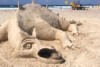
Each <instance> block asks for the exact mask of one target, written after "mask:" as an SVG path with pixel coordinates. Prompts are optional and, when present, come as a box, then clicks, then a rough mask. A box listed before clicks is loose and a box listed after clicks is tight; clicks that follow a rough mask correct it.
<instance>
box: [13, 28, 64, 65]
mask: <svg viewBox="0 0 100 67" xmlns="http://www.w3.org/2000/svg"><path fill="white" fill-rule="evenodd" d="M33 33H34V36H33V37H30V38H26V39H24V40H23V41H22V43H21V44H20V45H19V47H18V48H16V49H15V51H14V53H15V56H16V57H22V58H37V59H38V60H39V61H42V62H44V63H52V64H57V63H63V62H65V60H64V59H63V58H62V55H61V54H60V53H59V52H58V51H57V50H56V49H55V48H54V47H52V46H47V45H42V44H41V43H40V41H39V40H38V39H37V38H36V31H35V29H34V31H33Z"/></svg>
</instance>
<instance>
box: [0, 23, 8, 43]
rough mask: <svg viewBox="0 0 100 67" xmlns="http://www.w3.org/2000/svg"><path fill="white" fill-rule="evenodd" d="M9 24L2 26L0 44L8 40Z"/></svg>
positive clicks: (0, 28) (0, 27)
mask: <svg viewBox="0 0 100 67" xmlns="http://www.w3.org/2000/svg"><path fill="white" fill-rule="evenodd" d="M8 24H9V22H5V23H4V24H2V25H1V26H0V42H2V41H5V40H7V38H8V36H7V33H8V32H7V28H8Z"/></svg>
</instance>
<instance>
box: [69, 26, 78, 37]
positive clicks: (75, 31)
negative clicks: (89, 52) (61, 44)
mask: <svg viewBox="0 0 100 67" xmlns="http://www.w3.org/2000/svg"><path fill="white" fill-rule="evenodd" d="M68 31H70V32H72V34H73V35H78V34H79V32H78V27H77V24H70V25H69V27H68Z"/></svg>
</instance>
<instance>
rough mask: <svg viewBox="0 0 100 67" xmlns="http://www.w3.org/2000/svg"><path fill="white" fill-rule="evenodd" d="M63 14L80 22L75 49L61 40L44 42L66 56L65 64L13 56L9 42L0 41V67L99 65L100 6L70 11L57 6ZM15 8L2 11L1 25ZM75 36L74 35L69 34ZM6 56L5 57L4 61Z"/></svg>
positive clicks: (92, 66)
mask: <svg viewBox="0 0 100 67" xmlns="http://www.w3.org/2000/svg"><path fill="white" fill-rule="evenodd" d="M52 11H53V12H54V13H59V14H60V17H64V18H66V19H67V20H75V21H77V22H81V23H82V25H81V26H79V31H80V35H79V36H74V37H73V39H74V38H75V41H73V44H74V45H75V46H76V48H73V49H69V48H66V49H62V48H60V45H59V42H42V43H49V44H52V45H54V47H56V49H57V50H58V51H59V52H61V53H62V56H63V57H64V58H65V59H66V62H65V63H63V64H45V63H42V62H39V61H38V60H37V59H34V58H14V57H13V56H12V55H11V54H12V52H13V51H14V49H12V48H11V47H10V46H9V42H8V41H6V42H2V43H1V44H0V67H100V30H99V29H100V9H99V8H98V9H97V8H95V9H93V8H92V9H88V10H78V11H77V10H71V9H61V10H59V9H56V10H52ZM14 13H15V11H0V24H2V23H3V22H4V21H5V20H7V19H9V18H11V17H12V15H13V14H14ZM69 35H70V36H71V38H72V35H71V34H69ZM5 59H6V60H5Z"/></svg>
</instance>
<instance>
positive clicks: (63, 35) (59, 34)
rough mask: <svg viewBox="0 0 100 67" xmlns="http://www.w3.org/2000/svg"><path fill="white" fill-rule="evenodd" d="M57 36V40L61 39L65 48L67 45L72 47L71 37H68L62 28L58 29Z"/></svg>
mask: <svg viewBox="0 0 100 67" xmlns="http://www.w3.org/2000/svg"><path fill="white" fill-rule="evenodd" d="M55 38H56V39H57V40H60V41H61V44H62V46H63V48H66V47H72V45H73V44H72V43H71V41H70V39H69V38H68V36H67V35H66V33H65V32H64V31H62V30H58V31H57V32H56V36H55Z"/></svg>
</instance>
